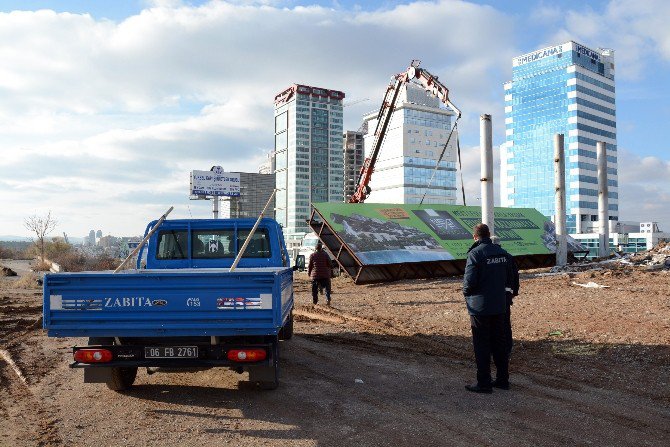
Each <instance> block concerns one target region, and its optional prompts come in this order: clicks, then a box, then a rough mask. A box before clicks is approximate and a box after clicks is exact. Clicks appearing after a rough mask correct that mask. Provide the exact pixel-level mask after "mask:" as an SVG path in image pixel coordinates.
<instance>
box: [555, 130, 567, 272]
mask: <svg viewBox="0 0 670 447" xmlns="http://www.w3.org/2000/svg"><path fill="white" fill-rule="evenodd" d="M554 188H555V190H556V191H555V196H554V208H555V210H554V225H555V227H556V265H558V266H564V265H566V264H567V263H568V247H567V237H566V231H565V227H566V222H565V146H564V137H563V134H562V133H557V134H555V135H554Z"/></svg>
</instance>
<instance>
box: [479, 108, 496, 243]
mask: <svg viewBox="0 0 670 447" xmlns="http://www.w3.org/2000/svg"><path fill="white" fill-rule="evenodd" d="M479 147H480V151H481V198H482V223H485V224H486V225H488V226H489V230H491V234H492V235H494V234H495V229H494V222H493V133H492V127H491V115H481V116H480V117H479Z"/></svg>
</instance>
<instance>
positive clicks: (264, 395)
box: [0, 269, 670, 447]
mask: <svg viewBox="0 0 670 447" xmlns="http://www.w3.org/2000/svg"><path fill="white" fill-rule="evenodd" d="M669 280H670V274H669V273H668V271H667V270H664V271H656V272H642V271H637V270H633V269H628V270H622V269H617V270H605V271H596V272H583V273H578V274H570V275H568V274H563V275H551V276H541V275H539V276H538V275H536V274H525V275H524V276H523V278H522V283H521V295H520V296H519V297H518V298H517V299H516V301H515V304H514V306H513V308H512V317H513V327H514V337H515V343H516V344H515V348H514V353H513V357H512V362H511V381H512V389H511V390H510V391H498V390H496V391H495V392H494V394H492V395H472V394H471V393H468V392H466V391H465V390H464V388H463V385H465V384H466V383H469V382H471V381H473V379H474V374H475V370H474V356H473V353H472V345H471V340H470V333H469V330H470V329H469V319H468V316H467V313H466V311H465V305H464V302H463V298H462V296H461V292H460V279H441V280H416V281H403V282H396V283H391V284H384V285H367V286H355V285H353V284H352V283H351V281H350V280H349V279H347V278H336V279H335V280H334V281H333V286H334V294H333V307H332V308H328V307H325V306H321V305H319V306H317V307H312V306H311V297H310V296H309V287H308V282H307V280H306V277H305V276H304V274H297V275H296V283H295V285H296V301H297V303H296V311H295V315H296V335H295V336H294V338H293V339H292V340H290V341H287V342H283V343H282V345H281V368H282V376H281V385H280V388H279V389H278V390H276V391H259V390H255V389H251V388H249V387H248V386H244V385H239V384H238V381H239V380H240V379H242V380H244V379H245V377H244V375H243V376H239V375H237V374H235V373H233V372H231V371H226V370H220V369H211V370H208V371H202V372H197V373H191V374H182V373H180V374H154V375H151V376H149V375H147V374H146V373H145V372H144V371H142V372H140V374H139V375H138V379H137V382H136V386H135V387H134V388H133V389H132V390H131V391H129V392H126V393H115V392H113V391H109V390H108V389H107V388H106V387H105V386H104V385H99V384H84V383H83V378H82V372H81V371H80V370H72V369H70V368H68V366H67V364H68V362H69V360H70V355H71V354H70V352H69V350H70V347H71V346H73V345H75V344H81V343H83V342H84V340H81V339H67V338H60V339H54V338H47V337H46V336H45V334H44V332H43V331H42V329H41V322H40V316H41V291H40V290H39V289H18V288H15V284H16V281H17V280H14V279H12V278H0V349H1V350H2V351H4V352H5V354H4V357H6V358H3V357H0V445H1V446H5V445H7V446H24V445H26V446H32V445H67V446H97V447H99V446H100V445H110V446H112V445H113V446H116V445H137V446H141V445H184V446H191V445H193V446H196V445H197V446H215V445H216V446H220V445H222V444H223V445H226V444H227V445H237V446H256V445H259V446H260V445H263V446H268V445H282V446H340V445H356V446H403V445H417V446H438V445H449V446H461V445H462V446H471V445H494V444H495V445H533V446H554V445H555V446H559V445H560V446H564V445H612V446H616V445H631V446H633V445H635V446H641V445H650V446H651V445H653V446H657V445H665V444H666V443H667V440H668V439H670V426H669V425H668V421H669V420H670V386H669V383H668V381H669V380H670V379H669V378H670V287H669V282H670V281H669ZM587 282H595V283H598V284H601V285H605V286H609V287H607V288H597V289H596V288H582V287H579V286H576V285H574V284H573V283H582V284H585V283H587ZM2 351H0V352H2ZM10 362H13V363H14V365H15V368H14V367H12V365H11V364H10ZM19 374H21V376H23V379H22V378H21V377H20V376H19Z"/></svg>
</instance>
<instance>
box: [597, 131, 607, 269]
mask: <svg viewBox="0 0 670 447" xmlns="http://www.w3.org/2000/svg"><path fill="white" fill-rule="evenodd" d="M596 157H597V160H598V161H597V163H598V239H599V241H598V257H600V258H605V257H607V256H609V253H610V250H609V245H610V232H609V197H608V192H609V186H608V185H607V149H606V147H605V142H603V141H598V142H597V143H596Z"/></svg>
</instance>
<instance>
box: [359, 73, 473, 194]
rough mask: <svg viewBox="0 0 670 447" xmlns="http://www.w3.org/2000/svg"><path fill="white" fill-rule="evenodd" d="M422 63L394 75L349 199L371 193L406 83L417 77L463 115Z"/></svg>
mask: <svg viewBox="0 0 670 447" xmlns="http://www.w3.org/2000/svg"><path fill="white" fill-rule="evenodd" d="M419 64H420V61H418V60H413V61H412V63H411V64H410V66H409V67H408V68H407V70H405V71H404V72H403V73H399V74H397V75H395V76H393V78H391V82H390V83H389V85H388V87H387V88H386V94H385V95H384V100H383V101H382V105H381V107H380V108H379V112H378V113H377V127H376V128H375V140H374V143H373V146H372V152H371V153H370V157H367V158H366V159H365V162H364V163H363V167H362V168H361V173H360V175H359V177H358V184H357V185H356V191H355V192H354V193H353V194H352V196H351V198H350V199H349V203H363V202H364V201H365V199H366V198H367V197H368V195H370V179H371V178H372V172H373V171H374V167H375V163H376V162H377V157H378V156H379V151H380V149H381V147H382V144H383V142H384V137H385V136H386V131H387V130H388V126H389V123H390V122H391V116H392V115H393V112H394V110H395V104H396V101H397V100H398V95H399V94H400V91H401V90H402V87H403V86H404V85H405V84H407V83H408V82H410V81H411V80H416V81H417V82H418V83H419V84H420V85H421V86H423V88H424V89H426V91H427V92H429V93H431V94H433V95H434V96H436V97H437V98H438V99H439V100H440V101H442V102H443V103H444V104H445V105H447V107H449V108H451V109H452V110H453V111H455V112H456V114H457V119H458V118H460V117H461V111H460V110H459V109H458V108H457V107H456V106H455V105H454V104H453V103H452V102H451V101H450V100H449V89H448V88H447V87H445V86H444V84H442V83H441V82H440V81H438V79H437V76H433V75H432V74H430V73H429V72H428V71H427V70H425V69H423V68H419Z"/></svg>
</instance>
